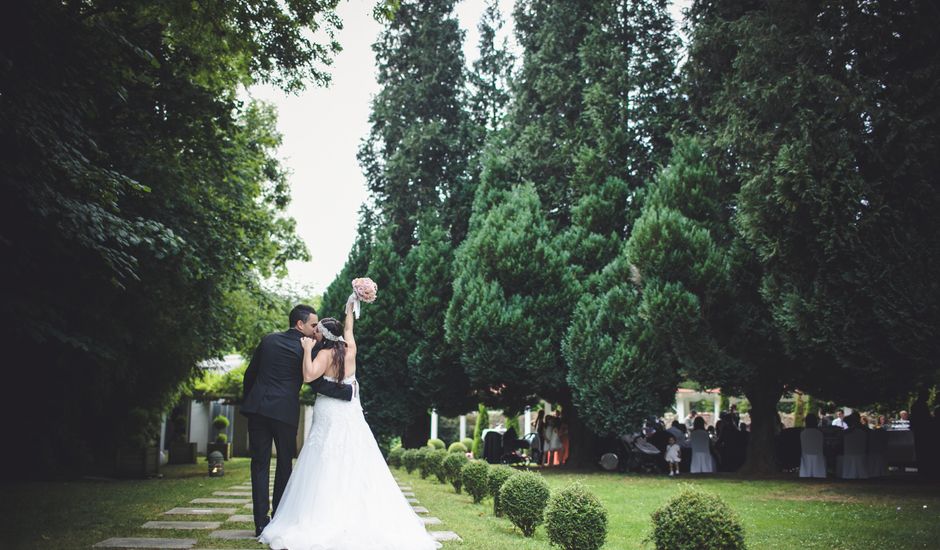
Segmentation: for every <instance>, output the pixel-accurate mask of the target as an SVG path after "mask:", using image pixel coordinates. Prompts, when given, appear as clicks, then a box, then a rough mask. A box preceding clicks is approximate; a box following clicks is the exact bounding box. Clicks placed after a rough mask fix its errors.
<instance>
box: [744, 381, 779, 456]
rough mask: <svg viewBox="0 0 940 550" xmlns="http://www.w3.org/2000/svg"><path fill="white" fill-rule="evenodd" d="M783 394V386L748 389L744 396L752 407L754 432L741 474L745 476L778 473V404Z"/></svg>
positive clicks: (752, 427)
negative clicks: (776, 456) (776, 455)
mask: <svg viewBox="0 0 940 550" xmlns="http://www.w3.org/2000/svg"><path fill="white" fill-rule="evenodd" d="M782 394H783V388H782V387H780V386H774V387H769V386H761V387H755V388H747V389H745V390H744V395H745V396H746V397H747V400H748V401H750V403H751V410H750V415H751V432H750V436H749V439H748V444H747V458H746V459H745V461H744V466H742V467H741V469H740V470H739V472H740V473H742V474H772V473H777V471H778V469H777V461H776V458H775V454H776V446H777V425H778V424H779V422H780V415H779V414H777V402H778V401H780V396H781V395H782Z"/></svg>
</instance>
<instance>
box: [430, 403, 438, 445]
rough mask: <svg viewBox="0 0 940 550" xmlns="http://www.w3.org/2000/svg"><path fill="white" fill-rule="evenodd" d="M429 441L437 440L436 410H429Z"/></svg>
mask: <svg viewBox="0 0 940 550" xmlns="http://www.w3.org/2000/svg"><path fill="white" fill-rule="evenodd" d="M431 439H437V409H431Z"/></svg>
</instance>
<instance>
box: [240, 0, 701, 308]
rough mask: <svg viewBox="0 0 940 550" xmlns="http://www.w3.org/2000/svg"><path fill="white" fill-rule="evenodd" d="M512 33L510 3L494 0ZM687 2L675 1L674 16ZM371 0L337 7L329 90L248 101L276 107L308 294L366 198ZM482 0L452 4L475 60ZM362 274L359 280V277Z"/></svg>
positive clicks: (320, 284)
mask: <svg viewBox="0 0 940 550" xmlns="http://www.w3.org/2000/svg"><path fill="white" fill-rule="evenodd" d="M499 2H500V9H501V10H502V12H503V16H504V18H505V19H506V22H507V33H508V32H510V31H511V27H512V21H511V19H512V18H511V12H512V6H513V0H499ZM690 2H691V0H675V1H674V2H673V17H679V10H680V8H681V7H684V6H686V5H688V4H689V3H690ZM374 3H375V2H374V1H373V0H347V1H345V2H341V3H340V4H339V9H338V12H339V15H340V16H341V17H342V19H343V30H342V31H340V32H339V33H338V35H337V38H338V40H339V42H340V44H341V45H342V46H343V51H342V52H341V53H340V54H339V55H338V56H337V57H336V59H335V61H334V63H333V66H332V67H331V68H330V72H331V74H332V75H333V82H332V84H331V85H330V86H329V87H328V88H316V87H312V86H311V87H310V88H309V89H308V90H306V91H305V92H303V93H301V94H299V95H287V94H284V93H283V92H281V91H279V90H276V89H274V88H271V87H264V86H258V87H254V88H252V90H251V95H252V97H254V98H256V99H262V100H265V101H269V102H271V103H273V104H274V105H276V106H277V110H278V128H279V130H280V131H281V133H282V134H283V136H284V142H283V144H282V146H281V148H280V151H279V156H280V157H281V158H282V159H283V161H284V164H285V166H286V167H287V168H288V169H289V170H290V171H291V175H290V184H291V196H292V198H293V200H292V202H291V205H290V207H289V208H288V215H290V216H291V217H293V218H294V219H295V220H297V233H298V234H299V235H300V237H301V238H302V239H303V240H304V242H306V243H307V248H308V249H309V250H310V255H311V260H310V261H309V262H291V263H290V264H289V265H288V270H289V276H288V278H289V281H288V285H289V286H290V287H293V288H297V289H300V288H303V289H306V290H307V291H308V292H309V293H311V294H318V293H321V292H323V291H324V290H325V289H326V287H327V285H329V284H330V282H331V281H332V280H333V278H334V277H335V276H336V274H337V273H338V272H339V271H340V269H342V267H343V264H344V263H345V261H346V255H347V254H348V253H349V249H350V247H351V246H352V243H353V240H354V239H355V236H356V221H357V213H358V210H359V206H360V205H361V204H362V203H363V202H365V201H366V200H367V199H368V193H367V191H366V184H365V178H364V177H363V175H362V171H361V170H360V168H359V165H358V163H357V161H356V152H357V151H358V148H359V142H360V140H361V139H362V138H363V136H365V135H366V134H367V133H368V132H369V109H370V103H371V98H372V96H373V95H375V94H376V93H377V92H378V85H377V84H376V82H375V58H374V56H373V53H372V49H371V46H372V43H373V42H374V41H375V38H376V37H377V36H378V34H379V32H380V31H381V25H380V24H379V23H378V22H377V21H375V19H373V18H372V7H373V5H374ZM484 5H485V4H484V2H483V0H462V1H461V2H459V3H458V4H457V10H456V11H457V16H458V19H459V20H460V26H461V27H462V28H463V29H464V31H465V32H466V41H465V43H464V56H465V57H466V59H467V62H468V63H471V62H472V61H473V60H474V59H475V58H476V48H477V42H478V40H479V35H478V33H477V31H476V26H477V22H478V21H479V20H480V15H481V14H482V13H483V7H484ZM362 275H365V274H364V273H363V274H362Z"/></svg>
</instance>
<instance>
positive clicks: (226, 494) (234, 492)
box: [212, 491, 251, 497]
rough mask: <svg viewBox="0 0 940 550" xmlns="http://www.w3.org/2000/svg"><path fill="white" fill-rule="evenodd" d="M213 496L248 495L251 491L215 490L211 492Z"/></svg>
mask: <svg viewBox="0 0 940 550" xmlns="http://www.w3.org/2000/svg"><path fill="white" fill-rule="evenodd" d="M212 495H213V496H217V497H250V496H251V492H250V491H249V492H247V493H246V492H245V491H215V492H213V493H212Z"/></svg>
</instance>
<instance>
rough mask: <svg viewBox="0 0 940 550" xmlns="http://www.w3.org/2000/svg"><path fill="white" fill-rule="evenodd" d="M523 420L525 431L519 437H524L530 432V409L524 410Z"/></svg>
mask: <svg viewBox="0 0 940 550" xmlns="http://www.w3.org/2000/svg"><path fill="white" fill-rule="evenodd" d="M523 417H524V418H525V420H523V422H525V431H523V432H522V433H521V434H519V437H525V436H526V434H528V433H529V432H530V431H531V430H532V407H526V408H525V414H524V415H523Z"/></svg>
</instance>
